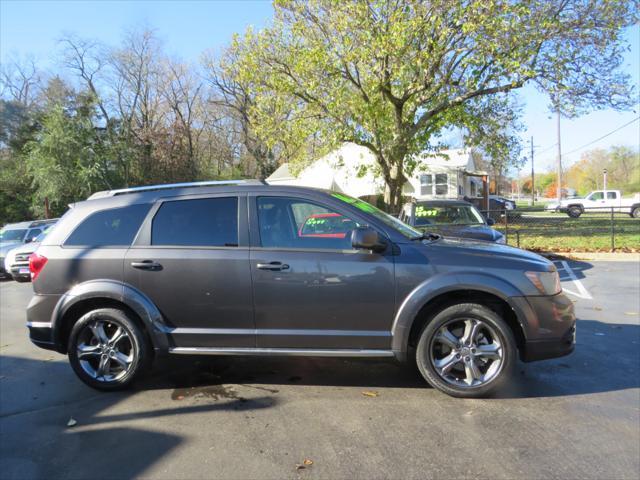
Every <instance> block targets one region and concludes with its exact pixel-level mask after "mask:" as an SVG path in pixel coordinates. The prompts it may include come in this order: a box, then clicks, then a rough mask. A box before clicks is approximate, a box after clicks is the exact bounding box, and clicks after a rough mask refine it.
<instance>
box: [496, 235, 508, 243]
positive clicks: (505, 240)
mask: <svg viewBox="0 0 640 480" xmlns="http://www.w3.org/2000/svg"><path fill="white" fill-rule="evenodd" d="M496 243H500V244H502V245H504V244H506V243H507V239H506V238H505V237H504V235H502V236H501V237H500V238H498V239H497V240H496Z"/></svg>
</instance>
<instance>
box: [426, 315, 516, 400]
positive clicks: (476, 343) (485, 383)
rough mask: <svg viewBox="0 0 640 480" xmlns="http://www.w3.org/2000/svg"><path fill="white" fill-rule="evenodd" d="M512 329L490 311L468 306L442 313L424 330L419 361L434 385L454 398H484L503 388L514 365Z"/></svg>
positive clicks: (427, 378) (514, 347)
mask: <svg viewBox="0 0 640 480" xmlns="http://www.w3.org/2000/svg"><path fill="white" fill-rule="evenodd" d="M516 350H517V349H516V342H515V339H514V337H513V333H512V332H511V329H510V328H509V326H508V325H507V324H506V323H505V321H504V320H502V318H500V317H499V316H498V315H497V314H496V313H495V312H494V311H492V310H490V309H489V308H487V307H485V306H483V305H479V304H474V303H465V304H460V305H453V306H451V307H448V308H445V309H444V310H442V311H441V312H440V313H438V314H437V315H436V316H435V317H434V318H433V319H432V320H431V321H430V322H429V323H427V325H426V326H425V327H424V329H423V330H422V333H421V334H420V339H419V341H418V347H417V349H416V363H417V365H418V369H419V370H420V373H422V376H423V377H424V378H425V379H426V380H427V382H429V383H430V384H431V385H432V386H434V387H435V388H437V389H438V390H441V391H442V392H444V393H446V394H448V395H452V396H454V397H465V398H476V397H483V396H486V395H488V394H489V393H491V392H492V391H494V390H495V389H497V388H499V386H500V384H502V383H503V382H504V381H505V380H506V379H507V378H508V377H509V376H510V374H511V372H512V370H513V368H514V365H515V362H516Z"/></svg>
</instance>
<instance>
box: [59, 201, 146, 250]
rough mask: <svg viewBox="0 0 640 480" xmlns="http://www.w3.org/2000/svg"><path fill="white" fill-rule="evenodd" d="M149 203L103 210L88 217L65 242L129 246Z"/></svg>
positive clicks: (103, 245) (81, 244) (89, 245)
mask: <svg viewBox="0 0 640 480" xmlns="http://www.w3.org/2000/svg"><path fill="white" fill-rule="evenodd" d="M149 208H151V205H149V204H138V205H128V206H126V207H121V208H111V209H109V210H102V211H99V212H96V213H94V214H92V215H90V216H89V217H87V218H86V219H85V220H84V221H83V222H82V223H81V224H80V225H78V227H77V228H76V229H75V230H74V231H73V233H72V234H71V236H70V237H69V238H68V239H67V241H66V242H64V245H65V246H66V247H80V246H82V247H128V246H129V245H131V242H133V237H135V235H136V233H137V231H138V229H139V228H140V224H141V223H142V220H144V217H145V215H146V214H147V212H148V211H149Z"/></svg>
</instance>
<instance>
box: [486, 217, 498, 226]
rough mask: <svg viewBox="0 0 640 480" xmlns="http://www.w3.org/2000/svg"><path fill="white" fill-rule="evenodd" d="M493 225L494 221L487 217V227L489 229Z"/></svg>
mask: <svg viewBox="0 0 640 480" xmlns="http://www.w3.org/2000/svg"><path fill="white" fill-rule="evenodd" d="M495 224H496V221H495V220H494V219H493V218H491V217H487V225H489V226H490V227H491V226H493V225H495Z"/></svg>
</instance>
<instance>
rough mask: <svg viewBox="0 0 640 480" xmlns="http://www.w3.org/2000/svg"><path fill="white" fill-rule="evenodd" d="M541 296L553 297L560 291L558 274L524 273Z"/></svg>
mask: <svg viewBox="0 0 640 480" xmlns="http://www.w3.org/2000/svg"><path fill="white" fill-rule="evenodd" d="M524 274H525V275H526V276H527V278H528V279H529V280H530V281H531V283H533V285H534V286H535V287H536V288H537V289H538V291H539V292H540V293H541V294H542V295H555V294H556V293H560V292H561V291H562V286H561V285H560V275H558V272H557V271H556V272H524Z"/></svg>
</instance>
